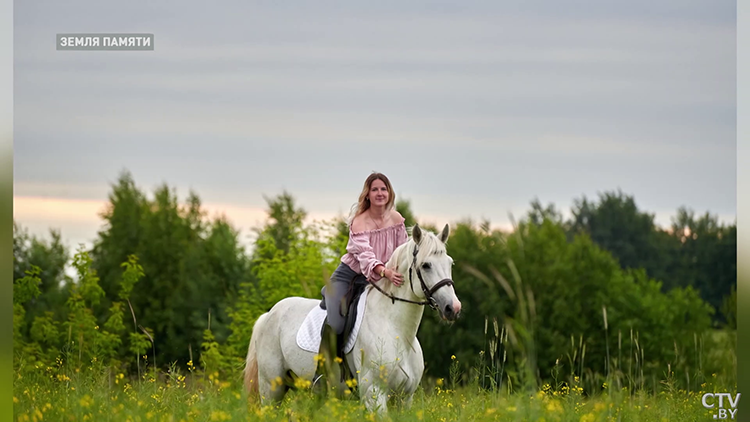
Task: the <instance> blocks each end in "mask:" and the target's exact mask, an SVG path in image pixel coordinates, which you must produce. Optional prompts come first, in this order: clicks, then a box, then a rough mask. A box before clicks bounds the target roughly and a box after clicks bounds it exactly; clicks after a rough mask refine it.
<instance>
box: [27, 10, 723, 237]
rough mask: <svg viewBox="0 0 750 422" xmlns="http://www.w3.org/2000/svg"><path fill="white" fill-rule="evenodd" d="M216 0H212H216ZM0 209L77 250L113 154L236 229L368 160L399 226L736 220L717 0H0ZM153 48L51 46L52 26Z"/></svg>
mask: <svg viewBox="0 0 750 422" xmlns="http://www.w3.org/2000/svg"><path fill="white" fill-rule="evenodd" d="M217 5H218V3H217ZM15 14H16V15H15V63H16V64H15V87H14V88H15V109H14V111H15V121H14V130H15V138H14V218H15V220H16V221H17V222H18V223H20V224H21V225H22V226H24V227H26V228H28V230H29V231H30V232H31V233H32V234H35V235H39V236H44V235H46V233H47V232H48V230H49V228H56V229H59V230H60V231H61V232H62V236H63V238H64V239H65V240H66V241H67V242H68V243H69V244H71V245H76V244H78V243H86V244H90V242H91V241H92V240H93V239H94V238H95V236H96V232H97V230H99V229H100V228H101V225H102V220H101V219H100V218H99V216H98V213H99V211H100V210H101V209H102V208H103V207H104V204H105V203H106V201H107V194H108V193H109V192H110V190H111V184H112V183H114V182H115V181H116V179H117V178H118V176H119V175H120V174H121V172H122V171H123V170H127V171H129V172H131V173H132V175H133V177H134V179H135V181H136V183H137V184H138V185H139V186H140V187H141V188H142V189H143V190H144V191H146V192H153V190H154V189H155V188H156V187H157V186H158V185H160V184H162V183H167V184H169V185H170V186H172V187H174V188H176V189H177V191H178V193H179V194H180V198H181V199H183V200H184V198H185V197H186V195H187V193H188V191H189V190H193V191H195V192H196V193H197V194H198V195H199V196H200V198H201V199H202V201H203V203H204V204H205V207H206V209H207V210H209V211H210V212H211V213H213V215H216V214H217V213H224V214H226V215H227V216H228V217H229V219H230V220H231V221H232V222H233V223H234V225H235V227H237V228H239V229H240V230H241V232H242V233H243V238H242V239H243V242H245V243H247V242H249V240H248V239H249V238H248V237H247V236H248V235H249V233H250V228H251V227H254V226H257V225H260V224H262V223H263V222H264V219H265V213H264V210H265V206H266V202H265V199H264V195H265V196H273V195H276V194H279V193H281V192H282V191H283V190H287V191H289V192H290V193H291V194H292V195H294V197H295V198H296V199H297V201H298V203H299V204H300V205H301V206H302V207H303V208H305V209H306V210H307V211H308V213H309V214H310V216H311V218H321V219H324V218H331V217H333V216H335V215H337V214H342V213H346V212H348V210H349V208H350V207H351V205H352V204H353V203H354V202H355V201H356V199H357V196H358V194H359V191H360V190H361V188H362V183H363V181H364V179H365V178H366V177H367V176H368V174H369V173H370V172H371V171H380V172H383V173H385V174H387V175H388V177H389V178H390V179H391V181H392V182H393V184H394V188H395V189H396V192H397V195H398V196H399V197H400V198H406V199H409V200H410V201H411V204H412V209H413V210H414V212H415V215H416V217H417V219H418V220H419V221H424V222H431V223H434V224H437V225H439V226H442V225H443V224H445V223H451V222H455V221H457V220H460V219H463V218H467V217H471V218H473V219H475V220H478V219H481V218H487V219H489V220H490V221H491V222H492V223H493V225H495V226H496V227H506V228H507V227H508V226H509V217H508V215H509V213H512V214H513V215H515V216H520V215H522V214H523V213H525V212H526V211H527V210H528V209H529V203H530V202H531V201H532V200H533V199H535V198H538V199H539V200H540V201H541V202H542V203H545V204H546V203H549V202H552V203H554V204H555V205H556V206H557V207H558V208H559V209H562V210H563V211H564V212H565V213H566V215H567V214H568V213H569V209H570V207H571V205H572V202H573V200H574V199H576V198H581V197H582V196H586V197H587V198H590V199H596V198H597V197H598V194H599V193H600V192H604V191H613V190H617V189H621V190H622V191H623V192H624V193H626V194H629V195H633V196H634V197H635V200H636V202H637V205H638V206H639V208H640V209H641V210H645V211H648V212H651V213H654V214H655V216H656V222H657V223H658V224H661V225H664V226H668V225H669V224H670V218H671V216H673V215H674V214H675V213H676V210H677V208H678V207H680V206H687V207H689V208H691V209H693V210H695V211H696V213H698V214H703V213H705V212H710V213H712V214H714V215H717V216H718V217H719V218H720V219H721V220H722V221H724V222H728V223H731V222H734V220H735V215H736V210H735V208H736V170H737V166H736V40H735V37H736V5H735V2H730V1H726V0H665V1H660V2H658V3H657V2H651V1H646V0H633V1H628V2H617V3H615V2H610V1H601V0H586V1H558V0H548V1H503V2H497V1H462V2H445V1H429V2H428V1H411V2H397V1H377V2H358V1H350V2H331V1H315V2H312V1H302V2H268V1H228V2H222V3H221V7H209V6H208V5H207V3H205V2H196V1H180V2H176V1H160V2H144V1H131V2H115V3H112V2H95V1H88V0H86V1H83V0H72V1H68V2H62V3H61V2H54V1H37V0H32V1H28V2H17V3H16V5H15ZM85 32H92V33H101V32H118V33H123V32H133V33H142V32H147V33H153V34H154V38H155V42H154V44H155V48H154V51H129V52H121V51H118V52H103V51H56V50H55V45H54V43H55V34H57V33H85Z"/></svg>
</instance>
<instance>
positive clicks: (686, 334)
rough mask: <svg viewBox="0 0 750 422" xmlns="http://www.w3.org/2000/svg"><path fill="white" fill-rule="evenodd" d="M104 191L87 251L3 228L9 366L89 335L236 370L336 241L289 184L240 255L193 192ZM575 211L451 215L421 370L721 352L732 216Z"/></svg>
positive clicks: (729, 302) (320, 268)
mask: <svg viewBox="0 0 750 422" xmlns="http://www.w3.org/2000/svg"><path fill="white" fill-rule="evenodd" d="M108 199H109V201H108V205H107V207H106V209H105V210H104V211H103V212H102V213H101V218H102V221H103V223H104V224H103V226H102V228H101V230H100V231H99V232H98V235H97V237H96V239H95V241H94V245H93V247H92V248H91V249H90V250H77V251H70V250H68V249H67V248H66V247H65V246H63V241H62V237H61V235H60V233H59V232H57V231H51V237H50V238H49V239H40V238H36V237H34V236H30V235H28V233H27V232H26V231H25V230H24V229H23V228H22V227H20V226H17V225H16V226H15V236H14V280H16V283H15V287H16V291H17V293H16V295H17V299H18V300H14V303H15V305H14V343H15V345H16V358H17V360H16V362H17V364H18V362H19V359H21V358H22V359H24V360H26V361H50V360H54V359H55V358H57V357H58V356H59V355H60V354H61V353H62V352H61V351H67V352H68V353H72V351H74V350H77V352H78V354H79V355H83V354H84V350H83V349H85V352H86V353H88V354H89V355H90V356H99V359H109V360H110V361H111V362H112V364H116V365H119V366H120V367H121V368H122V369H123V370H126V371H130V372H131V373H135V372H136V371H139V370H140V367H141V365H146V364H148V363H147V362H148V361H149V354H150V353H151V352H153V355H154V356H153V357H151V358H150V359H151V360H150V364H154V362H153V361H154V360H155V359H158V361H157V362H156V365H161V366H164V367H166V366H167V365H168V364H170V363H173V362H174V363H177V364H178V365H181V366H185V365H186V363H187V362H188V361H191V360H192V361H196V362H197V361H198V359H201V361H202V362H204V363H205V364H210V365H211V366H212V367H213V368H216V369H220V370H225V371H228V372H236V373H238V372H239V371H238V368H241V364H242V360H243V358H244V354H245V353H246V351H247V344H248V341H249V339H250V334H251V330H252V325H253V323H254V321H255V319H257V317H258V316H259V315H260V314H261V313H263V312H265V311H266V310H268V309H269V308H270V307H271V306H272V305H273V304H274V303H275V302H276V301H278V300H280V299H282V298H284V297H286V296H291V295H300V296H307V297H315V298H317V297H320V289H321V287H322V286H323V285H324V283H325V281H326V279H327V277H328V275H330V274H331V273H332V272H333V270H334V269H335V268H336V266H337V265H338V260H339V258H340V257H341V255H342V254H343V253H344V251H345V246H346V242H347V240H348V229H347V226H346V223H345V221H344V219H343V218H337V219H334V220H332V221H324V222H315V223H312V224H306V223H305V221H306V217H307V214H306V212H305V210H304V208H303V207H301V206H299V205H298V204H297V203H296V201H295V199H294V197H293V196H292V195H290V194H289V193H287V192H283V193H281V194H279V195H277V196H274V197H270V198H266V200H267V203H268V219H267V221H266V223H265V225H264V226H263V227H261V228H257V229H254V230H255V234H256V239H255V241H254V244H253V250H252V252H249V251H246V250H245V249H244V248H243V247H242V245H241V241H240V238H239V236H240V231H239V230H238V229H237V228H236V227H233V226H232V224H231V223H230V222H229V221H228V220H227V219H226V218H223V217H219V218H214V219H209V218H208V217H207V214H206V212H205V211H204V210H203V209H202V207H201V201H200V198H199V196H198V195H197V194H196V193H194V192H191V193H190V194H189V195H188V197H187V198H186V200H185V201H184V202H183V203H181V202H180V201H179V199H178V197H177V194H176V192H175V190H174V189H172V188H170V187H169V186H168V185H166V184H165V185H162V186H161V187H159V188H157V189H156V190H155V191H154V192H153V195H152V198H148V197H147V195H146V194H145V193H144V192H143V191H142V190H141V189H140V188H139V187H138V186H136V184H135V182H134V181H133V178H132V176H131V175H130V174H129V173H127V172H125V173H123V174H122V175H121V176H120V178H119V179H118V181H117V182H116V183H115V184H114V185H113V186H112V189H111V192H110V194H109V198H108ZM397 208H398V210H399V212H401V214H402V215H403V216H404V217H405V218H406V224H407V226H412V225H414V224H415V223H417V222H418V219H417V218H416V216H415V215H414V214H413V212H412V210H411V207H410V203H409V202H408V201H407V200H403V199H402V200H399V202H398V203H397ZM571 211H572V217H571V218H569V219H564V218H563V217H562V214H561V213H560V212H559V211H558V210H557V209H556V208H555V206H554V205H553V204H549V205H546V206H543V205H542V204H541V203H540V202H539V201H537V200H534V201H532V203H531V207H530V210H529V211H528V213H527V214H526V215H524V216H521V218H519V221H518V222H517V223H516V224H515V226H514V230H512V231H510V232H503V231H500V230H493V229H491V228H490V222H488V221H480V222H473V221H470V220H465V221H460V222H457V223H456V224H453V227H452V234H451V237H450V239H449V240H448V244H447V246H448V252H449V254H450V255H451V256H452V257H453V258H454V260H455V262H456V265H455V267H454V274H453V277H454V280H455V282H456V290H457V294H458V295H459V297H460V299H461V300H462V303H463V316H462V318H460V319H459V321H457V322H456V323H455V324H452V325H450V326H448V325H446V324H444V323H442V322H441V321H440V320H439V319H438V318H437V316H436V315H434V314H433V313H431V312H429V310H428V311H427V312H425V318H424V320H423V323H422V326H421V327H420V332H419V338H420V342H421V343H422V346H423V349H424V356H425V360H426V363H427V374H428V375H429V376H435V377H445V376H447V375H448V371H449V367H451V364H453V363H454V362H452V360H453V359H451V357H452V356H456V357H457V358H458V361H460V362H462V365H463V370H464V374H465V376H466V377H469V378H470V377H472V376H477V374H474V375H472V372H471V371H470V368H471V367H476V366H477V365H476V363H477V362H480V363H482V365H485V366H486V365H487V364H488V363H491V364H492V365H490V366H489V367H493V368H502V372H503V374H505V375H504V376H505V377H507V378H508V380H510V382H513V380H520V379H522V378H523V377H524V376H531V377H533V378H535V379H537V380H540V381H541V380H544V379H548V378H549V377H550V374H552V373H554V372H555V371H556V370H558V369H560V368H563V369H564V370H566V371H569V372H570V371H573V370H574V369H578V370H576V371H574V372H576V373H582V372H585V371H589V372H590V373H591V374H592V377H591V378H592V380H593V379H595V378H596V377H595V376H594V375H593V374H599V375H602V374H607V373H610V372H612V371H621V372H623V373H626V372H627V373H628V374H629V375H628V377H629V378H628V379H631V380H632V382H633V383H637V382H638V381H639V378H638V375H639V374H640V377H641V378H640V381H641V382H643V381H644V377H646V378H647V377H648V375H649V374H657V373H658V374H661V373H662V372H663V371H664V370H665V368H667V367H668V366H669V368H672V369H674V368H680V369H685V370H686V371H687V372H688V373H689V374H695V373H696V371H698V373H704V372H706V371H718V370H726V369H727V366H728V365H731V363H727V362H719V361H717V360H716V359H710V358H708V357H707V355H706V353H703V352H704V351H707V350H709V349H711V348H713V349H716V348H721V347H725V346H726V343H725V340H721V339H717V336H715V335H713V334H712V333H715V332H716V330H717V329H724V330H733V329H734V328H735V324H736V323H735V321H736V319H735V314H736V225H735V224H731V225H724V224H720V223H719V221H718V219H717V218H716V217H714V216H712V215H710V214H708V213H706V214H704V215H701V216H696V215H695V214H694V213H693V212H692V211H690V210H688V209H687V208H680V209H679V210H677V213H676V215H675V217H674V218H673V222H672V225H671V227H669V228H661V227H659V226H657V225H656V224H655V222H654V215H653V214H649V213H647V212H644V211H642V210H639V209H638V208H637V206H636V204H635V199H634V198H633V197H632V196H628V195H626V194H624V193H622V192H621V191H613V192H607V193H603V194H601V195H600V196H599V198H598V200H590V199H587V198H585V197H584V198H581V199H579V200H576V201H575V202H574V206H573V209H572V210H571ZM423 227H424V228H426V229H428V230H436V228H435V227H430V226H429V225H426V226H423ZM74 252H75V253H76V254H75V257H72V256H71V255H72V254H73V253H74ZM72 258H73V259H72ZM67 264H72V265H73V266H74V267H75V268H76V271H77V273H78V277H77V279H72V278H70V277H68V276H67V275H66V274H65V266H66V265H67ZM131 317H132V318H131ZM131 320H132V321H133V323H132V324H131V323H130V322H129V321H131ZM89 325H91V327H89ZM130 325H132V327H130V328H128V327H129V326H130ZM76 339H78V343H76ZM87 340H88V341H87ZM76 347H77V349H76ZM501 360H502V361H501ZM634 362H635V369H636V370H637V371H640V372H637V371H636V373H635V374H634V373H633V368H634ZM626 363H627V365H626ZM482 365H480V366H482ZM730 370H731V368H730ZM524 371H526V372H529V374H526V375H525V372H524ZM496 375H497V374H495V375H493V376H496ZM486 376H487V375H486V374H484V373H483V374H482V375H481V377H482V379H483V380H484V378H486ZM500 378H502V377H500ZM500 378H498V379H500ZM693 378H694V377H693ZM691 382H693V384H692V386H695V385H697V384H694V383H695V382H696V381H695V380H694V379H691V377H690V376H688V377H687V380H686V381H685V383H686V384H688V386H690V384H691ZM592 383H593V381H592ZM592 385H593V384H592Z"/></svg>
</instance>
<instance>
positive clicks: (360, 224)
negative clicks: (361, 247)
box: [351, 214, 370, 233]
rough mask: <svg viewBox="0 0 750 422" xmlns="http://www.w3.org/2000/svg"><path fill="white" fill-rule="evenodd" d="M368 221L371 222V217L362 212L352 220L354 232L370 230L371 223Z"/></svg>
mask: <svg viewBox="0 0 750 422" xmlns="http://www.w3.org/2000/svg"><path fill="white" fill-rule="evenodd" d="M368 223H369V219H368V218H367V215H365V214H360V215H358V216H356V217H354V220H352V226H351V231H352V233H359V232H364V231H367V230H370V225H369V224H368Z"/></svg>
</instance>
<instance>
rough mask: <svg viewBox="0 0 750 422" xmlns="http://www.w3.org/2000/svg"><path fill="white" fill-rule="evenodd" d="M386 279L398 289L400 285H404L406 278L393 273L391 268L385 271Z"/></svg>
mask: <svg viewBox="0 0 750 422" xmlns="http://www.w3.org/2000/svg"><path fill="white" fill-rule="evenodd" d="M385 277H386V278H387V279H388V280H391V282H392V283H393V284H394V285H395V286H396V287H398V286H400V285H402V284H403V283H404V276H402V275H401V274H399V273H397V272H396V271H393V270H391V269H389V268H388V269H386V270H385Z"/></svg>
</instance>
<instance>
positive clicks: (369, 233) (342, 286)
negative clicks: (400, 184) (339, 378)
mask: <svg viewBox="0 0 750 422" xmlns="http://www.w3.org/2000/svg"><path fill="white" fill-rule="evenodd" d="M395 201H396V195H395V193H394V192H393V187H392V186H391V182H390V181H389V180H388V178H387V177H386V176H385V175H384V174H382V173H375V172H373V173H372V174H370V176H369V177H367V179H366V180H365V183H364V185H363V187H362V192H361V193H360V195H359V201H358V203H357V208H356V212H355V213H354V215H353V217H352V219H351V222H350V225H349V243H348V244H347V246H346V251H347V253H346V254H345V255H344V256H343V257H342V258H341V263H340V264H339V266H338V268H337V269H336V271H334V272H333V274H332V275H331V280H330V282H329V284H328V285H327V286H326V287H325V288H324V289H323V294H324V296H325V303H326V310H327V323H326V324H325V325H324V327H323V333H322V338H323V340H322V341H321V345H320V353H321V354H322V355H323V356H329V357H330V356H335V357H338V358H339V359H340V361H341V367H340V368H339V369H341V370H342V372H341V373H342V374H343V358H344V352H343V347H344V338H343V332H344V324H345V323H346V317H345V315H346V311H345V309H344V308H345V306H346V304H345V303H344V301H345V298H344V296H345V295H346V293H347V292H348V291H349V289H350V288H351V284H352V283H353V281H354V279H355V278H357V277H358V276H360V275H363V276H364V277H365V278H366V279H367V281H368V282H376V281H378V280H380V279H381V278H384V277H385V278H387V279H388V280H390V281H391V282H392V283H393V284H394V285H395V286H400V285H401V284H402V283H403V281H404V277H403V275H401V274H399V273H398V272H396V271H394V270H392V269H389V268H386V267H385V264H384V263H385V262H388V260H389V259H390V258H391V255H392V254H393V251H394V250H396V248H398V247H399V246H401V245H402V244H403V243H405V242H406V241H407V240H408V235H407V233H406V226H405V225H404V217H402V216H401V214H400V213H399V212H398V211H396V210H395V209H394V203H395ZM339 359H337V361H339ZM331 376H335V375H334V374H331Z"/></svg>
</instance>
